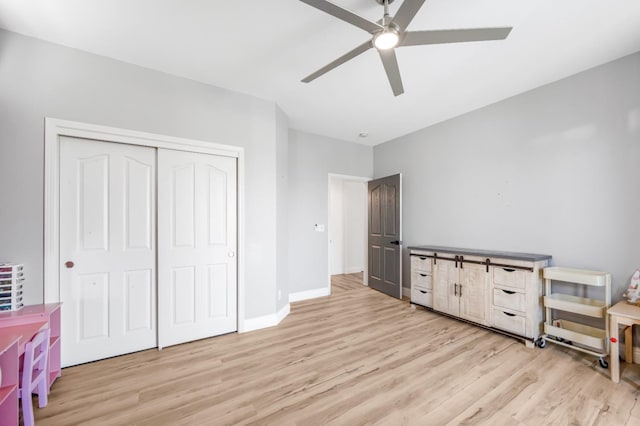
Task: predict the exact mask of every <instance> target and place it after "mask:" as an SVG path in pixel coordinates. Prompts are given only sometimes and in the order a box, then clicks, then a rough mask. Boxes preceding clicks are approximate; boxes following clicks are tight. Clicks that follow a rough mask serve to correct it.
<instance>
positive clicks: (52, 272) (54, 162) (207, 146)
mask: <svg viewBox="0 0 640 426" xmlns="http://www.w3.org/2000/svg"><path fill="white" fill-rule="evenodd" d="M61 136H68V137H77V138H84V139H94V140H98V141H105V142H114V143H122V144H127V145H139V146H147V147H152V148H167V149H174V150H179V151H188V152H195V153H203V154H213V155H220V156H224V157H233V158H236V159H237V162H238V164H237V166H238V167H237V173H238V182H237V185H238V188H237V196H238V198H237V202H238V212H237V213H238V217H237V226H238V229H237V232H238V235H237V236H238V249H237V255H238V257H237V258H238V277H237V290H238V292H237V298H238V299H237V304H238V312H237V314H238V332H239V333H242V332H243V331H244V328H245V326H244V322H245V291H244V290H245V289H244V284H245V283H244V275H245V274H244V247H245V241H244V240H245V230H244V223H245V222H244V193H245V191H244V185H245V182H244V148H243V147H239V146H234V145H224V144H220V143H216V142H206V141H200V140H195V139H186V138H179V137H174V136H165V135H159V134H154V133H146V132H139V131H135V130H128V129H119V128H115V127H107V126H100V125H95V124H88V123H81V122H76V121H68V120H60V119H57V118H50V117H46V118H45V135H44V302H45V303H54V302H59V301H60V137H61ZM156 280H157V277H156Z"/></svg>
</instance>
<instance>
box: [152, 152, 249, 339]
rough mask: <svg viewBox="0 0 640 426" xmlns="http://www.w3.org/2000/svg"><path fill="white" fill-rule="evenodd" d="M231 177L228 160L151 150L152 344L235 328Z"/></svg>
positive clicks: (231, 164) (233, 176)
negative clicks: (154, 157)
mask: <svg viewBox="0 0 640 426" xmlns="http://www.w3.org/2000/svg"><path fill="white" fill-rule="evenodd" d="M236 182H237V178H236V159H235V158H230V157H221V156H215V155H208V154H197V153H189V152H182V151H173V150H166V149H159V150H158V241H159V245H158V250H159V251H158V274H159V275H158V307H159V308H158V309H159V346H160V347H164V346H170V345H174V344H178V343H183V342H187V341H191V340H196V339H202V338H205V337H211V336H216V335H219V334H224V333H229V332H232V331H235V330H237V318H236V310H237V309H236V304H237V302H236V298H237V296H236V288H237V287H236V281H237V278H236V277H237V263H236V244H237V243H236V227H237V224H236V209H237V207H236V204H237V197H236V193H237V188H236ZM185 268H187V269H188V270H189V271H190V273H189V279H187V277H186V276H184V277H182V278H180V277H181V274H179V273H178V271H185V270H187V269H185ZM178 278H180V279H178Z"/></svg>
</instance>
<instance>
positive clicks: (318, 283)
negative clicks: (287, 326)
mask: <svg viewBox="0 0 640 426" xmlns="http://www.w3.org/2000/svg"><path fill="white" fill-rule="evenodd" d="M329 173H335V174H343V175H349V176H358V177H371V176H372V174H373V148H371V147H368V146H364V145H360V144H355V143H348V142H343V141H338V140H335V139H330V138H327V137H324V136H318V135H312V134H308V133H303V132H300V131H296V130H290V131H289V292H290V293H297V292H301V291H307V290H314V289H321V288H327V284H328V280H329V268H328V266H329V254H328V253H329V246H328V237H327V236H328V228H327V226H328V221H329V216H328V207H329V206H328V203H329ZM315 224H323V225H325V232H315V231H314V225H315Z"/></svg>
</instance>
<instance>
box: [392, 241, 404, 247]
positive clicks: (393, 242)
mask: <svg viewBox="0 0 640 426" xmlns="http://www.w3.org/2000/svg"><path fill="white" fill-rule="evenodd" d="M401 243H402V241H398V240H395V241H391V242H390V243H389V244H393V245H394V246H399V245H400V244H401Z"/></svg>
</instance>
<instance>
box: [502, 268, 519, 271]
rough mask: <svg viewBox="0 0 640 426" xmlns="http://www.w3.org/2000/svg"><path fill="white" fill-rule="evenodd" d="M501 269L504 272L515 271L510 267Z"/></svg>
mask: <svg viewBox="0 0 640 426" xmlns="http://www.w3.org/2000/svg"><path fill="white" fill-rule="evenodd" d="M502 270H503V271H506V272H515V271H516V270H515V269H511V268H502Z"/></svg>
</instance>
